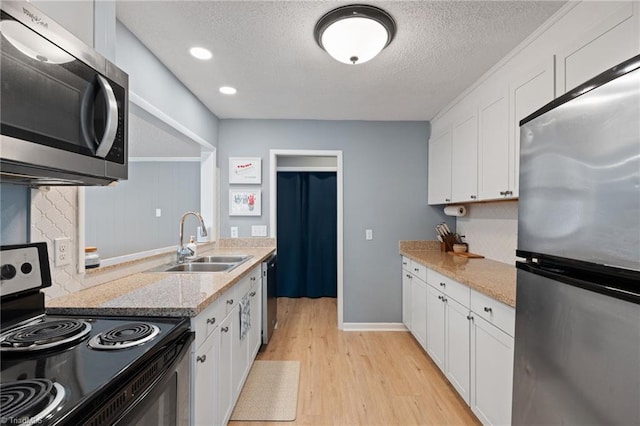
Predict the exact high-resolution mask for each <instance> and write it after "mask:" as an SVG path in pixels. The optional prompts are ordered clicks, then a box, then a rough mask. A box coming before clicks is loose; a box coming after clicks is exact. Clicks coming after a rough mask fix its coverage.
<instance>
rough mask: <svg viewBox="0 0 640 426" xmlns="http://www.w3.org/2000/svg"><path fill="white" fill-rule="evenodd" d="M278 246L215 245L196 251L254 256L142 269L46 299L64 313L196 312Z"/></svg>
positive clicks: (55, 311)
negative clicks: (205, 269) (220, 267)
mask: <svg viewBox="0 0 640 426" xmlns="http://www.w3.org/2000/svg"><path fill="white" fill-rule="evenodd" d="M274 251H275V247H251V248H249V247H236V248H232V247H229V248H217V249H215V250H212V251H209V252H206V253H198V255H209V256H210V255H214V254H248V255H252V256H253V257H252V258H251V259H249V260H248V261H246V262H244V263H242V264H240V265H239V266H237V267H236V268H234V269H232V270H231V271H229V272H211V273H167V272H142V273H137V274H133V275H130V276H127V277H124V278H120V279H117V280H114V281H110V282H108V283H105V284H100V285H97V286H95V287H91V288H88V289H85V290H81V291H78V292H76V293H72V294H70V295H67V296H63V297H60V298H57V299H53V300H51V301H49V302H47V303H46V310H47V313H50V314H60V315H108V316H116V315H117V316H160V317H194V316H196V315H198V314H199V313H200V312H202V311H203V310H204V309H205V308H206V307H207V306H209V305H210V304H211V303H213V302H214V301H215V300H216V299H218V298H219V297H220V296H221V295H222V294H223V293H224V292H225V291H226V290H227V289H229V288H230V287H232V286H233V285H234V284H236V283H237V282H239V281H240V280H241V279H242V278H243V277H244V276H246V275H247V274H248V273H249V272H250V271H251V270H252V269H253V268H254V267H255V266H257V265H259V264H260V263H261V262H262V261H263V260H264V259H266V258H267V257H268V256H269V255H270V254H271V253H273V252H274Z"/></svg>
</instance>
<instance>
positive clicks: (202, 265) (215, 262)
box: [147, 254, 253, 273]
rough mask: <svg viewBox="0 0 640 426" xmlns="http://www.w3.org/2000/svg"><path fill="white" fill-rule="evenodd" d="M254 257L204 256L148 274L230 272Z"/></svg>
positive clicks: (161, 267)
mask: <svg viewBox="0 0 640 426" xmlns="http://www.w3.org/2000/svg"><path fill="white" fill-rule="evenodd" d="M252 257H253V256H251V255H246V254H234V255H217V256H203V257H199V258H197V259H193V260H190V261H188V262H185V263H177V264H176V263H173V264H169V265H162V266H158V267H156V268H153V269H150V270H149V271H147V272H182V273H191V272H229V271H231V270H232V269H233V268H235V267H237V266H238V265H240V264H242V263H244V262H246V261H247V260H249V259H251V258H252Z"/></svg>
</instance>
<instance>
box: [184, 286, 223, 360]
mask: <svg viewBox="0 0 640 426" xmlns="http://www.w3.org/2000/svg"><path fill="white" fill-rule="evenodd" d="M224 297H225V295H224V294H223V295H222V297H221V298H219V299H217V300H216V301H215V302H213V303H212V304H211V305H209V306H207V307H206V309H205V310H204V311H202V312H200V314H198V316H197V317H195V318H194V319H193V320H192V324H193V328H194V330H195V332H196V348H199V347H200V345H201V344H202V343H204V341H205V340H206V338H207V337H208V336H209V335H210V334H211V333H213V330H215V328H216V327H217V326H218V325H219V324H220V322H221V321H222V319H223V318H224V317H225V315H226V311H225V306H224V305H225V303H224V300H225V299H224Z"/></svg>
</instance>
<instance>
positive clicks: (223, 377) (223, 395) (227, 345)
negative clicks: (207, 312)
mask: <svg viewBox="0 0 640 426" xmlns="http://www.w3.org/2000/svg"><path fill="white" fill-rule="evenodd" d="M236 309H237V308H236ZM236 321H237V316H236V315H233V312H231V314H229V315H227V316H226V317H225V319H224V320H223V321H222V322H221V323H220V327H218V328H217V329H216V331H214V334H215V333H218V334H219V340H220V352H219V358H218V416H216V419H217V421H216V424H217V425H225V424H227V422H228V421H229V418H230V417H231V411H232V410H233V404H234V401H235V398H234V395H233V378H232V368H233V361H234V359H233V340H234V339H233V335H234V328H235V327H234V325H235V324H236ZM205 424H207V423H205Z"/></svg>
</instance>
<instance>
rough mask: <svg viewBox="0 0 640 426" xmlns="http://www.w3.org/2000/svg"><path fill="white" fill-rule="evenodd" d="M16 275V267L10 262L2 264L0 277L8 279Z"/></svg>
mask: <svg viewBox="0 0 640 426" xmlns="http://www.w3.org/2000/svg"><path fill="white" fill-rule="evenodd" d="M15 276H16V267H15V266H13V265H10V264H6V265H2V268H1V269H0V279H2V280H10V279H11V278H13V277H15Z"/></svg>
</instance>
